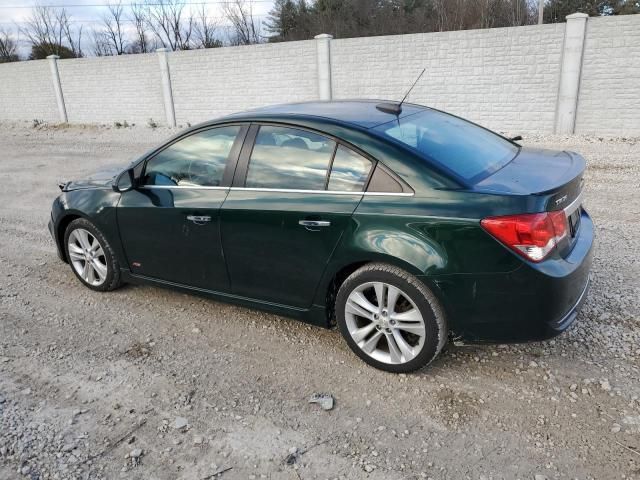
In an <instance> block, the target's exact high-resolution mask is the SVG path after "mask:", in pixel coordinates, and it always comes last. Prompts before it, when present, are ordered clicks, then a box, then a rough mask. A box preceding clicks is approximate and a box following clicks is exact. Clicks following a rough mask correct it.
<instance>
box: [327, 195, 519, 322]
mask: <svg viewBox="0 0 640 480" xmlns="http://www.w3.org/2000/svg"><path fill="white" fill-rule="evenodd" d="M514 202H515V203H517V202H525V203H526V202H527V199H526V198H524V197H509V196H503V195H487V194H478V193H474V192H461V191H435V190H434V191H433V193H432V195H431V196H424V195H421V196H418V195H415V196H412V197H399V196H398V197H395V196H374V195H365V196H364V197H363V199H362V201H361V202H360V204H359V206H358V208H357V209H356V210H355V212H354V214H353V217H352V222H351V224H350V225H349V227H348V228H347V229H346V230H345V232H344V235H343V238H342V241H341V242H340V244H339V245H338V247H337V248H336V251H335V253H334V255H333V256H332V258H331V260H330V262H329V264H328V266H327V269H326V273H325V275H324V277H323V282H322V284H321V285H320V288H319V290H318V293H317V295H316V301H315V303H316V304H318V305H323V304H324V298H325V294H326V291H327V288H328V286H329V285H330V283H331V281H332V279H333V278H334V276H335V275H336V273H337V272H340V271H341V270H342V269H343V268H345V267H347V266H348V265H350V264H357V263H365V262H375V261H379V262H384V263H389V264H391V265H395V266H397V267H400V268H402V269H404V270H406V271H408V272H409V273H411V274H413V275H416V276H418V277H419V278H420V279H421V280H422V281H423V282H424V283H425V284H427V286H429V287H430V288H431V289H432V290H433V292H434V294H435V295H436V296H437V297H438V298H439V299H440V300H441V302H442V303H443V306H444V308H445V309H446V310H447V312H448V313H450V315H449V317H450V319H451V320H452V323H453V325H451V326H452V327H453V328H456V325H455V323H456V321H457V317H458V316H457V315H455V312H456V310H457V309H456V308H455V305H456V304H458V303H460V302H468V301H469V298H470V296H473V292H467V291H466V290H465V289H462V290H460V289H455V288H450V287H449V288H445V289H443V288H441V287H440V285H443V286H450V285H451V284H454V285H455V284H457V283H458V280H463V278H465V277H467V278H469V277H476V278H477V277H481V278H484V279H485V280H487V281H488V282H489V283H492V282H491V279H492V278H495V279H496V280H497V279H503V278H505V275H506V274H508V273H510V272H513V271H515V270H517V269H518V268H520V267H522V261H521V260H519V259H518V258H517V257H516V256H514V255H513V254H512V253H511V252H509V251H508V250H507V249H505V248H504V247H503V246H502V245H500V244H499V243H498V242H497V241H496V240H495V239H493V238H492V237H491V236H489V235H488V234H487V233H486V232H485V231H484V230H483V229H482V228H481V226H480V219H481V218H483V217H485V216H488V215H500V214H503V213H505V212H509V211H513V208H514ZM515 208H519V207H517V206H516V207H515ZM520 208H524V207H520ZM464 284H465V285H467V286H468V285H470V284H471V285H473V282H471V283H469V282H464ZM485 287H486V288H490V285H489V284H485ZM499 288H501V287H499Z"/></svg>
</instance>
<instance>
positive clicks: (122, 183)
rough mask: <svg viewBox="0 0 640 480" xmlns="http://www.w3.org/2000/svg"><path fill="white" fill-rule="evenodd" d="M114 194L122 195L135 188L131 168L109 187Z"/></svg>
mask: <svg viewBox="0 0 640 480" xmlns="http://www.w3.org/2000/svg"><path fill="white" fill-rule="evenodd" d="M111 187H112V188H113V191H114V192H118V193H124V192H128V191H129V190H133V189H134V187H135V177H134V175H133V168H128V169H126V170H125V171H124V172H122V173H120V175H118V176H117V177H116V179H115V180H114V181H113V184H112V185H111Z"/></svg>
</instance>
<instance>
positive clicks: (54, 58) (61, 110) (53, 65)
mask: <svg viewBox="0 0 640 480" xmlns="http://www.w3.org/2000/svg"><path fill="white" fill-rule="evenodd" d="M59 58H60V57H59V56H58V55H49V56H48V57H47V60H49V68H50V69H51V80H52V81H53V90H54V91H55V93H56V103H57V104H58V115H59V116H60V121H61V122H62V123H67V121H68V118H67V107H66V106H65V104H64V95H62V85H61V84H60V72H58V59H59Z"/></svg>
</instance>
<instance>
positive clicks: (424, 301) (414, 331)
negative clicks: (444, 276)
mask: <svg viewBox="0 0 640 480" xmlns="http://www.w3.org/2000/svg"><path fill="white" fill-rule="evenodd" d="M336 319H337V322H338V327H339V329H340V332H341V333H342V336H343V337H344V338H345V340H346V341H347V344H348V345H349V347H350V348H351V349H352V350H353V351H354V352H355V353H356V355H358V356H359V357H360V358H362V359H363V360H364V361H365V362H367V363H368V364H369V365H372V366H374V367H376V368H379V369H381V370H386V371H389V372H396V373H403V372H410V371H413V370H417V369H418V368H421V367H424V366H425V365H427V364H429V363H430V362H431V361H432V360H433V359H434V358H435V357H436V356H437V355H438V354H439V353H440V351H441V350H442V347H443V346H444V344H445V342H446V338H447V324H446V319H445V316H444V311H443V309H442V308H441V306H440V304H439V302H438V300H437V299H436V297H435V295H434V294H433V293H432V292H431V291H430V290H429V289H428V288H427V287H426V286H425V285H424V284H423V283H422V282H420V281H419V280H418V279H417V278H416V277H414V276H413V275H411V274H409V273H407V272H405V271H404V270H402V269H400V268H397V267H394V266H391V265H386V264H380V263H373V264H368V265H365V266H364V267H362V268H360V269H359V270H357V271H355V272H354V273H353V274H351V275H350V276H349V277H348V278H347V279H346V280H345V281H344V283H343V284H342V285H341V286H340V289H339V291H338V296H337V298H336Z"/></svg>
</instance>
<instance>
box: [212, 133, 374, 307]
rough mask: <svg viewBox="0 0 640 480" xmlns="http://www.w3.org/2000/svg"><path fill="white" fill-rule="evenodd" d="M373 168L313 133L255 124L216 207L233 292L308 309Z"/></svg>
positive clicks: (361, 159)
mask: <svg viewBox="0 0 640 480" xmlns="http://www.w3.org/2000/svg"><path fill="white" fill-rule="evenodd" d="M332 165H333V169H332ZM371 169H372V161H371V160H369V159H367V158H365V157H364V156H362V155H360V154H357V153H355V152H354V151H352V150H350V149H348V148H347V147H345V146H343V145H340V144H339V143H338V142H337V141H336V140H335V139H332V138H329V137H327V136H324V135H321V134H319V133H316V132H313V131H309V130H304V129H300V128H297V127H296V128H294V127H289V126H283V125H269V124H263V125H253V126H252V127H251V130H250V131H249V134H248V135H247V140H246V142H245V145H244V147H243V149H242V153H241V156H240V160H239V162H238V168H237V169H236V174H235V177H234V183H233V188H232V189H231V191H230V192H229V195H228V196H227V198H226V200H225V201H224V204H223V206H222V210H221V218H222V222H221V231H222V244H223V247H224V252H225V258H226V261H227V267H228V270H229V275H230V279H231V289H232V292H233V293H234V294H236V295H240V296H243V297H249V298H253V299H259V300H263V301H268V302H272V303H278V304H283V305H288V306H294V307H298V308H307V307H310V306H311V302H312V299H313V296H314V293H315V289H316V287H317V285H318V283H319V281H320V278H321V276H322V273H323V271H324V269H325V267H326V264H327V262H328V261H329V259H330V257H331V254H332V252H333V250H334V249H335V247H336V245H337V244H338V242H339V241H340V238H341V236H342V235H343V233H344V231H345V230H346V229H348V228H350V224H351V222H352V219H351V217H352V214H353V211H354V210H355V208H356V207H357V205H358V203H359V202H360V200H361V199H362V195H363V193H362V192H363V191H364V189H365V186H366V182H367V179H368V176H369V173H370V171H371Z"/></svg>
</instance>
